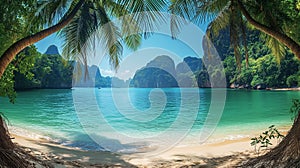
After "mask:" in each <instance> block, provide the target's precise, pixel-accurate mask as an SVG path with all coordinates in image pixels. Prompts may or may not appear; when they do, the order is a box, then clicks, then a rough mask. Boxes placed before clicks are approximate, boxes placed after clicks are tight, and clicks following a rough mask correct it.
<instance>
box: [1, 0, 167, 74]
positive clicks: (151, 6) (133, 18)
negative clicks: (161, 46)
mask: <svg viewBox="0 0 300 168" xmlns="http://www.w3.org/2000/svg"><path fill="white" fill-rule="evenodd" d="M41 2H42V3H40V4H37V5H38V7H39V8H38V11H37V12H36V13H34V15H35V19H34V20H33V22H32V23H33V25H34V26H33V27H35V28H36V27H38V28H43V27H44V25H49V27H48V28H46V29H43V30H42V31H39V32H37V33H35V34H33V35H30V36H27V37H24V38H22V39H20V40H18V41H17V42H15V43H14V44H12V45H11V46H10V47H9V48H8V49H7V50H6V51H5V52H4V53H3V54H2V56H1V57H0V78H1V76H2V75H3V73H4V71H5V69H6V67H7V66H8V64H9V63H10V62H11V61H12V60H13V59H14V58H15V55H16V54H18V53H19V52H20V51H22V50H23V49H24V48H25V47H27V46H29V45H32V44H34V43H36V42H38V41H40V40H42V39H43V38H45V37H47V36H49V35H51V34H53V33H55V32H58V31H59V30H62V29H63V28H64V30H63V31H62V32H61V35H62V36H63V37H64V38H65V45H64V46H65V47H64V53H65V54H68V55H71V56H75V55H77V56H79V57H81V58H78V60H81V61H83V62H85V61H86V55H85V52H84V50H85V49H86V47H90V46H94V45H91V44H92V41H91V40H89V39H90V36H91V35H92V34H94V33H95V32H96V31H99V29H100V28H101V26H103V27H102V30H101V33H100V34H99V35H98V36H97V38H101V40H103V41H104V44H105V46H107V47H109V48H107V51H108V53H109V56H110V61H111V63H112V65H113V66H114V67H117V66H118V63H119V57H120V55H121V53H122V45H121V38H122V37H123V38H124V40H123V41H124V43H125V44H126V45H127V46H128V47H130V48H132V49H136V47H137V46H138V45H139V44H140V40H141V37H142V36H143V35H144V36H147V35H148V34H147V33H145V34H141V33H140V32H141V31H145V32H148V31H149V32H150V31H151V30H152V29H155V28H156V26H157V25H159V23H160V22H161V21H163V20H164V19H163V18H162V17H160V16H159V15H157V13H155V12H154V11H160V10H163V8H164V7H165V5H166V2H165V1H160V0H148V1H143V0H136V1H129V0H106V1H100V0H99V1H96V0H62V1H61V0H54V1H41ZM140 12H147V15H144V14H141V13H140ZM124 15H130V16H126V17H125V18H123V19H122V26H121V27H120V28H118V27H117V26H116V25H114V23H112V22H110V21H111V19H112V18H117V17H121V16H124ZM149 15H150V16H149ZM59 18H60V19H59ZM56 20H59V21H58V22H56V23H55V21H56ZM53 23H55V24H54V25H53ZM104 25H105V26H104ZM95 36H96V35H95ZM89 44H90V45H89Z"/></svg>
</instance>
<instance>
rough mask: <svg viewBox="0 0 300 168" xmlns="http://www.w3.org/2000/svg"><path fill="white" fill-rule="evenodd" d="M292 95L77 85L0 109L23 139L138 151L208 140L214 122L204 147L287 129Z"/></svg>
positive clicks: (29, 94) (2, 103) (36, 93)
mask: <svg viewBox="0 0 300 168" xmlns="http://www.w3.org/2000/svg"><path fill="white" fill-rule="evenodd" d="M215 91H216V92H215ZM214 94H215V95H214ZM220 95H221V96H220ZM222 95H223V96H222ZM294 98H300V92H297V91H254V90H251V91H246V90H226V89H225V90H224V89H216V90H212V89H194V88H193V89H188V88H185V89H180V88H167V89H149V88H144V89H141V88H129V89H121V88H114V89H110V88H102V89H91V88H89V89H87V88H75V89H72V90H71V89H70V90H33V91H23V92H18V96H17V99H16V103H15V104H10V103H8V101H7V100H6V99H0V111H1V112H4V114H5V115H6V116H7V117H8V118H9V121H10V124H11V126H12V130H13V132H15V133H17V134H23V136H24V135H25V136H30V137H32V138H37V137H43V138H47V139H50V140H53V141H55V142H57V143H61V144H63V145H68V146H72V147H77V148H81V149H85V150H111V151H123V152H124V151H125V152H135V151H138V149H142V148H145V146H147V147H149V146H150V147H156V148H157V146H159V145H161V146H164V147H167V146H168V145H170V146H171V145H175V144H177V143H178V142H180V141H181V140H182V139H183V138H186V137H187V138H186V139H189V138H190V139H193V140H187V141H186V143H187V144H189V143H197V142H198V141H200V140H201V141H202V140H206V139H205V138H203V139H201V136H202V135H210V133H211V131H212V130H214V125H217V129H216V130H215V132H214V134H213V136H212V137H211V138H210V139H208V140H206V142H209V141H217V140H224V139H234V138H242V137H247V136H249V135H250V133H249V132H255V131H257V130H263V129H265V128H267V127H268V126H270V125H272V124H274V125H276V126H277V127H283V126H287V125H291V123H292V120H291V114H290V113H289V108H290V106H291V104H292V99H294ZM224 104H225V106H224V110H222V109H223V105H224ZM75 109H76V110H75ZM208 114H209V115H208ZM219 115H220V116H219ZM208 117H209V118H210V119H209V121H208V119H207V118H208ZM218 117H221V120H220V121H219V122H218ZM204 128H205V129H204ZM205 131H207V132H205ZM199 138H200V139H199Z"/></svg>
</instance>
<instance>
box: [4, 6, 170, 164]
mask: <svg viewBox="0 0 300 168" xmlns="http://www.w3.org/2000/svg"><path fill="white" fill-rule="evenodd" d="M29 1H30V3H31V2H35V1H31V0H28V1H22V2H21V3H23V5H24V6H26V2H29ZM7 3H10V1H8V2H7ZM18 3H19V2H18ZM36 3H37V4H36V11H34V12H33V13H32V14H29V15H31V16H28V17H31V18H32V21H31V23H29V26H28V29H29V32H30V33H32V34H31V35H29V36H26V37H24V38H22V39H19V40H18V41H16V42H15V43H14V44H12V45H11V46H10V47H8V48H7V49H6V51H5V52H4V53H3V54H2V55H1V57H0V78H1V77H2V75H3V73H4V71H5V69H6V68H7V66H8V65H9V64H10V62H11V61H12V60H13V59H14V58H15V56H16V55H17V54H18V53H19V52H20V51H22V50H23V49H24V48H26V47H27V46H30V45H32V44H34V43H35V42H38V41H39V40H42V39H43V38H45V37H47V36H49V35H51V34H53V33H55V32H58V31H59V34H60V36H61V37H62V38H63V39H64V41H65V44H64V54H65V55H68V56H70V57H73V58H75V59H76V60H77V61H80V62H82V63H84V64H86V63H87V57H88V50H90V49H93V47H95V44H96V42H97V41H100V42H101V44H102V46H104V47H105V51H106V53H107V55H108V56H109V60H110V62H111V64H112V66H113V67H115V68H116V67H117V66H118V64H119V58H120V56H121V54H122V49H123V46H122V44H125V45H126V46H127V47H129V48H131V49H136V48H137V47H138V46H139V45H140V43H141V39H142V37H143V36H145V37H146V36H148V35H149V33H144V34H143V33H141V32H151V31H154V30H155V29H156V28H157V26H158V25H159V24H160V23H161V22H164V19H163V18H162V17H161V16H160V15H159V14H158V13H156V12H155V11H160V10H163V8H164V6H165V4H166V3H165V2H164V1H162V0H147V1H145V0H134V1H133V0H132V1H129V0H52V1H46V0H42V1H37V2H36ZM31 5H32V4H31ZM2 11H3V10H2ZM139 12H147V14H145V13H139ZM121 16H124V17H123V18H122V19H121V20H120V21H119V22H118V23H116V22H111V20H112V19H116V18H119V17H121ZM44 27H47V28H45V29H44ZM36 30H41V31H36ZM0 137H1V138H0V141H1V143H0V148H1V149H2V150H1V152H0V160H1V165H4V166H7V167H28V166H29V165H28V163H27V162H26V161H25V160H24V159H21V158H20V157H19V156H18V155H17V154H16V152H15V149H14V145H13V143H12V142H11V140H10V137H9V134H8V133H7V130H6V129H5V127H4V124H3V122H2V117H1V115H0Z"/></svg>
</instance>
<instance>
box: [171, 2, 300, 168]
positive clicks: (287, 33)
mask: <svg viewBox="0 0 300 168" xmlns="http://www.w3.org/2000/svg"><path fill="white" fill-rule="evenodd" d="M299 9H300V2H299V1H293V0H292V1H279V0H274V1H258V0H250V1H249V0H247V1H246V0H173V1H172V3H171V5H170V7H169V10H170V11H171V12H172V13H173V14H176V15H180V16H182V17H183V18H186V19H189V20H191V21H194V22H196V23H197V22H205V21H209V22H210V24H209V26H208V29H207V32H206V33H207V36H208V37H207V38H209V37H210V36H211V35H212V34H213V35H216V34H217V33H218V32H219V31H220V30H221V29H224V28H226V27H228V26H229V27H230V29H229V30H230V36H231V43H232V46H233V48H234V52H235V57H236V60H237V63H239V62H240V59H241V55H240V54H239V48H238V47H239V45H240V39H243V40H245V33H244V31H245V30H244V26H245V24H249V25H250V26H252V27H254V28H256V29H258V30H260V31H261V32H262V36H263V37H264V39H265V41H266V44H267V45H268V46H269V47H270V48H271V51H272V53H273V54H274V55H275V56H276V57H277V60H280V58H281V57H282V56H284V52H285V46H286V47H287V48H289V49H290V50H291V51H292V52H293V53H294V55H295V56H296V57H297V58H298V59H300V45H299V42H300V38H299V30H300V27H299V21H300V16H299ZM171 24H172V25H171V30H172V31H173V32H174V36H176V33H178V32H179V29H180V27H181V26H182V25H181V24H182V23H178V22H177V21H176V20H175V19H173V20H171ZM243 45H244V46H246V42H245V41H244V42H243ZM208 48H209V47H208ZM245 57H246V59H247V57H248V56H247V55H246V56H245ZM296 113H298V116H297V117H296V118H295V120H294V124H293V126H292V128H291V130H290V132H289V133H288V134H287V136H286V137H285V138H284V139H283V141H282V142H281V143H280V144H279V145H278V146H277V147H275V148H274V149H273V150H271V151H270V152H269V153H267V154H266V155H264V156H260V157H258V158H256V159H254V160H252V161H250V162H248V163H247V164H245V165H243V167H299V165H300V152H299V149H300V143H299V137H300V111H296Z"/></svg>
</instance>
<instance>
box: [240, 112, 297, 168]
mask: <svg viewBox="0 0 300 168" xmlns="http://www.w3.org/2000/svg"><path fill="white" fill-rule="evenodd" d="M242 167H249V168H253V167H254V168H256V167H266V168H273V167H300V111H299V112H298V116H297V118H296V119H295V121H294V123H293V126H292V128H291V129H290V131H289V132H288V134H287V135H286V137H285V138H284V139H283V140H282V141H281V142H280V143H279V144H278V145H277V146H276V147H275V148H274V149H272V150H271V151H270V152H268V153H267V154H265V155H262V156H259V157H257V158H254V159H251V160H250V161H249V162H247V163H246V164H244V165H243V166H242Z"/></svg>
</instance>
